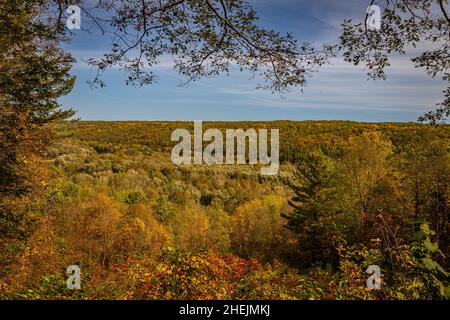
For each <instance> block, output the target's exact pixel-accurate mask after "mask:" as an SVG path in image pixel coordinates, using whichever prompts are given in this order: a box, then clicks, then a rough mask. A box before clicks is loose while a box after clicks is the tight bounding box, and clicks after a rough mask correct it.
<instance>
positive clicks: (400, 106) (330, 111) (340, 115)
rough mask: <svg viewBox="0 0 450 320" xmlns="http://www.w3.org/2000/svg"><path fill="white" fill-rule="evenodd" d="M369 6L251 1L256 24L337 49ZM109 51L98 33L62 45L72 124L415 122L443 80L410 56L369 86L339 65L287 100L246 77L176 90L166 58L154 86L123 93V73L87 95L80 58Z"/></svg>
mask: <svg viewBox="0 0 450 320" xmlns="http://www.w3.org/2000/svg"><path fill="white" fill-rule="evenodd" d="M369 2H370V1H367V0H348V1H333V0H329V1H325V0H312V1H306V0H276V1H274V0H253V1H252V3H253V5H254V8H255V10H256V12H257V13H258V15H259V17H260V22H259V23H260V24H262V25H263V26H265V27H269V28H273V29H276V30H278V31H281V32H292V33H293V34H294V35H295V37H296V38H297V39H299V40H308V41H313V42H314V43H316V44H321V43H324V42H328V43H333V42H336V41H337V37H338V36H339V25H340V23H342V21H343V20H344V19H346V18H347V19H348V18H352V19H353V20H354V21H356V20H359V21H362V20H363V19H364V16H365V10H366V8H367V5H368V3H369ZM84 18H86V17H84ZM82 23H83V16H82ZM108 44H109V42H108V39H107V38H105V37H102V36H100V35H98V34H89V33H86V32H81V31H77V32H76V33H75V35H74V37H73V39H72V41H71V42H70V43H67V44H65V46H64V47H65V49H66V50H67V51H69V52H71V53H72V54H73V55H74V57H75V58H76V59H77V60H78V63H77V64H76V65H75V66H74V67H73V69H72V74H74V75H76V76H77V81H76V84H75V88H74V90H73V91H72V92H71V93H70V94H69V95H67V96H65V97H63V98H61V100H60V101H61V104H62V105H63V106H64V107H73V108H75V109H76V110H78V113H77V115H76V117H79V118H81V119H83V120H223V121H228V120H229V121H233V120H255V121H256V120H279V119H288V120H321V119H324V120H331V119H337V120H354V121H415V120H416V119H417V117H418V116H419V115H421V114H422V113H423V112H425V111H428V110H430V109H432V108H433V106H434V105H435V104H436V103H438V102H439V101H440V100H441V99H442V90H444V88H445V83H444V82H443V81H441V80H439V79H430V78H429V77H427V76H426V74H425V73H424V72H423V70H420V69H414V68H413V67H412V63H411V62H410V60H409V59H410V57H411V55H410V56H399V57H394V58H393V59H392V61H391V64H392V67H391V68H389V69H388V74H389V78H388V80H386V81H376V82H374V81H370V80H367V79H366V73H365V71H364V70H363V68H362V67H355V66H352V65H351V64H348V63H345V62H343V61H342V59H340V58H336V59H333V61H332V64H330V65H327V66H324V67H322V68H321V69H320V71H319V72H318V73H315V74H314V75H313V77H312V78H311V79H310V80H309V83H308V85H307V86H306V87H305V88H304V90H303V91H304V92H303V93H301V92H299V90H297V91H293V92H291V93H289V94H287V95H285V96H284V97H280V96H279V95H278V94H272V93H271V92H269V91H264V90H259V89H256V84H257V82H255V80H254V79H253V80H252V79H249V78H250V75H249V74H246V73H240V72H237V71H232V72H231V73H230V75H228V76H225V75H224V76H219V77H215V78H208V79H202V80H200V81H197V82H194V83H190V84H189V85H187V86H183V87H180V86H178V84H180V83H181V82H183V80H186V79H185V78H183V77H182V76H180V75H178V73H177V72H176V71H173V70H172V68H171V62H170V61H169V60H165V59H163V61H162V63H161V64H160V65H159V66H158V67H156V68H155V69H154V70H155V71H156V74H157V75H158V83H157V84H153V85H150V86H145V87H140V88H136V87H132V86H126V85H125V84H124V81H123V80H124V74H123V73H121V72H120V71H118V70H110V71H108V72H107V73H105V74H104V76H103V80H104V81H105V82H106V84H107V87H106V88H97V89H92V88H91V87H90V86H89V85H88V83H87V81H88V80H92V78H93V76H94V74H95V71H94V70H92V69H91V68H90V67H89V66H87V65H86V63H84V62H83V59H85V58H88V57H99V56H101V53H102V52H105V50H107V49H108V48H109V45H108Z"/></svg>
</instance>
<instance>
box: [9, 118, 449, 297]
mask: <svg viewBox="0 0 450 320" xmlns="http://www.w3.org/2000/svg"><path fill="white" fill-rule="evenodd" d="M204 127H205V128H218V129H222V130H224V129H226V128H245V129H247V128H255V129H262V128H267V129H271V128H276V129H279V130H280V161H281V166H280V171H279V174H278V175H276V176H261V175H260V174H259V168H258V165H256V166H254V165H213V166H211V165H174V164H173V163H172V162H171V159H170V152H171V149H172V147H173V146H174V145H175V142H171V139H170V135H171V133H172V131H173V130H175V129H177V128H187V129H190V130H192V128H193V123H190V122H86V121H63V122H58V123H54V124H52V125H49V126H47V127H46V130H48V131H50V130H51V131H53V132H54V133H55V136H56V138H55V139H53V140H54V142H53V143H51V144H49V145H48V148H46V153H45V154H43V155H42V157H35V156H33V155H27V153H26V152H23V153H21V154H22V155H23V156H21V157H18V159H19V161H21V162H20V163H19V164H20V167H21V168H27V170H23V171H21V175H22V180H23V181H28V182H29V185H26V186H25V187H26V188H28V190H27V192H24V193H17V192H16V193H14V195H10V196H8V195H4V196H2V201H1V205H0V209H1V210H0V212H1V216H0V235H1V245H0V261H1V268H0V298H2V299H448V298H449V296H450V291H449V290H450V289H449V281H448V271H447V270H448V268H449V260H448V256H449V255H450V247H449V224H448V220H449V215H450V197H449V194H450V193H449V192H450V179H449V176H450V158H449V151H450V149H449V147H450V144H449V143H450V127H449V126H448V125H442V126H439V127H434V126H430V125H421V124H414V123H356V122H349V121H304V122H294V121H272V122H205V123H204ZM19 151H20V150H19ZM17 194H20V196H17ZM70 265H78V266H79V267H80V269H81V290H69V289H68V288H67V286H66V280H67V278H68V275H67V274H66V268H67V267H68V266H70ZM370 265H377V266H379V267H380V270H381V288H380V289H379V290H373V289H369V288H367V286H366V281H367V279H368V277H369V276H370V274H368V273H366V270H367V268H368V267H369V266H370Z"/></svg>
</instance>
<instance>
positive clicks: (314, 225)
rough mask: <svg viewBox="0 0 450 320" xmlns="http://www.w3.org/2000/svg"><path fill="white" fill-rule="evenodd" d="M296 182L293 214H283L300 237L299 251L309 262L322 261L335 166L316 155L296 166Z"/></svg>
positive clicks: (328, 160) (290, 228) (288, 226)
mask: <svg viewBox="0 0 450 320" xmlns="http://www.w3.org/2000/svg"><path fill="white" fill-rule="evenodd" d="M294 176H295V181H294V182H293V183H290V186H291V188H292V190H293V192H294V194H295V195H294V197H293V198H292V199H291V200H290V201H289V205H290V206H291V207H292V208H293V211H292V212H290V213H289V214H282V216H283V217H284V218H286V219H287V221H288V222H287V224H286V227H287V228H288V229H289V230H291V231H292V232H294V233H296V234H297V235H298V237H299V244H300V249H301V250H300V251H301V252H302V253H303V254H304V255H303V258H307V260H308V259H309V261H302V262H301V263H302V264H303V263H305V262H306V263H308V262H316V261H323V260H324V259H325V255H326V253H325V252H322V242H323V241H324V240H329V239H324V238H326V236H327V235H326V234H325V229H326V228H327V227H328V226H327V225H326V224H327V221H328V220H329V219H328V218H329V217H330V216H332V208H330V207H328V206H327V204H329V203H330V202H332V201H331V199H332V196H333V190H334V187H333V178H334V165H333V162H332V160H331V159H330V158H328V157H327V156H325V155H324V154H323V153H322V152H321V151H313V152H310V153H308V154H306V155H305V156H302V160H301V161H299V163H298V164H297V167H296V170H295V173H294Z"/></svg>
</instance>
